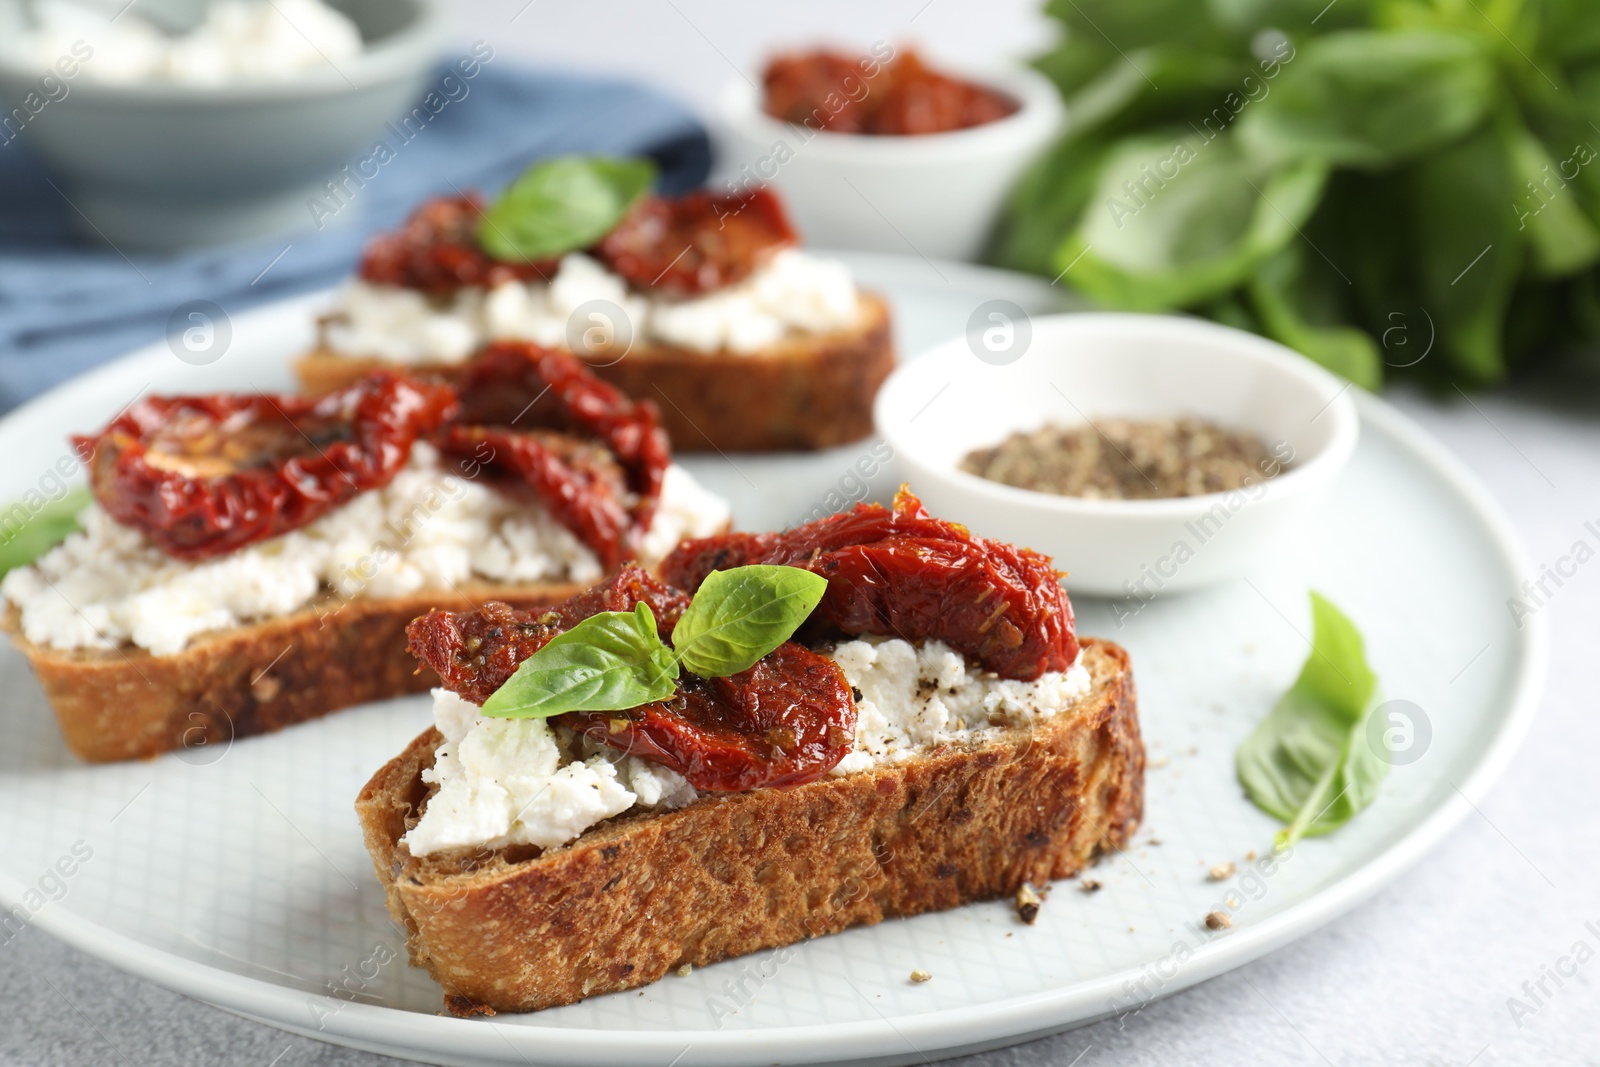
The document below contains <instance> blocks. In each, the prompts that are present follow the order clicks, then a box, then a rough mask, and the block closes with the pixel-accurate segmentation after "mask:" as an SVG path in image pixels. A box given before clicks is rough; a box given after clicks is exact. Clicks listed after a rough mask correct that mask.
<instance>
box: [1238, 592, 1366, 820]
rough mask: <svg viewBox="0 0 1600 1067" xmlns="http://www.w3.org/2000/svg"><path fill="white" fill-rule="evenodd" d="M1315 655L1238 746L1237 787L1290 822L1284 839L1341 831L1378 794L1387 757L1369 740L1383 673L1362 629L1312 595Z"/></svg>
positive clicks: (1327, 603)
mask: <svg viewBox="0 0 1600 1067" xmlns="http://www.w3.org/2000/svg"><path fill="white" fill-rule="evenodd" d="M1311 617H1312V625H1313V634H1312V652H1311V655H1310V656H1308V657H1307V658H1306V662H1305V666H1303V667H1302V668H1301V669H1300V677H1299V678H1298V679H1297V680H1296V681H1295V683H1294V685H1293V686H1292V687H1290V689H1289V691H1288V692H1287V693H1285V694H1284V695H1283V697H1282V698H1281V699H1279V701H1278V703H1277V705H1276V706H1275V707H1274V708H1273V709H1272V712H1271V714H1269V715H1268V716H1267V718H1266V719H1265V721H1263V722H1262V723H1261V725H1260V726H1258V727H1256V729H1255V731H1254V732H1253V733H1252V734H1251V735H1250V736H1249V737H1248V738H1246V739H1245V741H1244V744H1242V745H1240V746H1239V752H1238V755H1237V757H1236V760H1235V763H1236V768H1237V772H1238V775H1239V784H1240V785H1242V786H1244V790H1245V794H1246V795H1247V796H1249V798H1250V800H1251V801H1252V802H1253V803H1254V804H1255V805H1256V806H1257V807H1258V808H1260V809H1261V810H1263V811H1265V812H1267V813H1268V814H1269V815H1273V816H1275V817H1277V818H1278V819H1281V820H1282V821H1283V822H1285V823H1286V824H1288V825H1287V826H1286V828H1285V829H1284V830H1283V832H1282V833H1280V834H1279V835H1278V836H1279V840H1280V841H1284V842H1289V843H1292V842H1294V841H1295V840H1297V839H1299V838H1300V837H1302V836H1307V835H1317V834H1326V833H1329V832H1331V831H1333V830H1337V829H1338V828H1339V827H1341V826H1343V825H1344V824H1345V823H1346V822H1348V821H1350V819H1351V818H1352V817H1353V816H1354V815H1355V814H1356V813H1357V812H1359V811H1361V810H1362V809H1363V808H1365V807H1366V806H1367V805H1368V804H1370V803H1372V800H1373V798H1374V797H1376V796H1377V792H1378V787H1379V785H1380V784H1382V781H1383V777H1384V775H1385V773H1387V771H1388V769H1389V765H1388V762H1387V761H1385V760H1384V759H1382V758H1381V757H1380V754H1379V753H1378V752H1376V751H1374V750H1373V748H1372V746H1371V745H1370V744H1369V743H1368V740H1367V720H1368V719H1369V718H1370V717H1371V716H1372V712H1373V709H1374V708H1375V707H1376V706H1377V699H1376V697H1377V688H1378V679H1377V676H1376V675H1374V674H1373V673H1372V670H1371V668H1369V667H1368V666H1367V660H1366V653H1365V651H1364V648H1363V645H1362V641H1361V633H1360V631H1358V630H1357V629H1356V627H1355V624H1354V623H1353V622H1351V621H1350V620H1349V619H1348V618H1347V617H1345V615H1344V614H1343V613H1342V612H1341V611H1340V610H1339V609H1338V608H1336V607H1334V606H1333V604H1332V603H1331V602H1330V601H1328V600H1327V599H1326V598H1324V597H1322V596H1320V595H1319V594H1317V593H1315V592H1313V593H1312V594H1311Z"/></svg>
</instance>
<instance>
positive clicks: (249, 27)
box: [0, 0, 492, 248]
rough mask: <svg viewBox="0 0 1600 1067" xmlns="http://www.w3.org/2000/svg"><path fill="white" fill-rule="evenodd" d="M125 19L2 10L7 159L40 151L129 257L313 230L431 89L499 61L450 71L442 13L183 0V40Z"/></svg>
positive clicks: (405, 5)
mask: <svg viewBox="0 0 1600 1067" xmlns="http://www.w3.org/2000/svg"><path fill="white" fill-rule="evenodd" d="M115 7H116V5H112V6H111V7H109V8H107V9H103V10H102V9H101V8H100V7H99V6H98V5H92V4H82V3H78V4H75V3H73V2H72V0H0V101H3V102H4V105H5V115H4V116H0V119H3V121H0V145H3V144H8V143H10V142H11V141H13V140H17V141H22V142H25V143H27V144H29V145H31V146H32V148H33V150H34V151H36V152H37V153H38V154H39V155H40V156H41V157H42V158H43V159H44V161H45V162H46V164H47V165H48V166H49V167H50V168H51V169H52V170H54V171H56V172H58V173H59V175H60V176H61V178H62V179H64V180H63V182H62V184H63V185H64V186H65V189H64V192H65V194H66V195H67V196H68V197H69V198H70V200H71V202H72V205H73V207H74V209H75V210H74V211H73V212H71V216H72V218H73V220H74V222H75V224H76V225H77V226H78V227H79V228H80V230H81V231H82V232H83V234H84V236H85V237H87V238H89V239H91V240H98V241H109V242H111V243H112V244H114V245H117V246H119V247H139V248H180V247H186V246H191V245H202V244H216V243H221V242H226V241H232V240H239V239H244V238H249V237H254V236H259V235H261V234H264V233H269V232H273V231H277V230H282V229H290V228H303V227H307V226H310V225H312V224H313V223H314V222H315V221H316V220H315V216H314V215H313V214H312V212H311V210H310V209H309V207H308V204H309V203H310V202H311V201H312V198H313V197H316V196H318V195H319V194H323V195H325V192H326V191H325V190H324V188H323V186H324V185H325V184H326V183H327V182H328V181H329V180H330V179H331V178H334V177H335V176H336V174H337V172H338V171H339V168H340V166H341V165H343V164H345V163H347V162H348V161H349V160H350V159H351V158H352V156H353V154H354V153H355V152H356V151H357V150H358V149H361V148H364V147H370V145H371V142H372V139H373V137H374V136H375V135H377V134H378V133H379V132H380V131H381V130H382V128H383V124H384V123H385V122H386V121H388V120H399V119H400V118H401V116H403V115H404V114H405V112H406V108H407V107H408V106H410V105H412V104H415V103H416V102H417V101H418V100H419V99H421V97H422V89H423V86H424V84H425V82H426V81H427V80H428V79H429V77H430V76H438V77H440V78H441V80H442V79H446V78H448V79H453V81H454V82H455V83H456V84H457V85H463V84H464V83H465V82H466V81H468V80H470V78H471V77H473V76H475V75H476V73H477V67H478V64H479V63H480V61H482V60H483V59H484V58H486V57H485V56H483V55H477V56H476V57H475V58H464V59H463V60H461V61H460V63H461V64H462V69H456V67H455V66H454V65H453V66H452V67H451V69H450V70H448V71H446V72H444V73H442V74H438V73H437V72H436V71H435V63H436V62H437V60H438V58H439V56H440V51H441V48H442V45H443V41H444V17H443V11H442V8H441V7H440V6H439V4H438V2H437V0H326V2H324V0H217V2H215V3H212V4H209V5H207V4H206V3H204V0H181V2H176V3H168V4H165V5H161V10H163V11H166V10H168V9H170V11H171V13H172V14H173V15H174V16H177V17H179V18H180V19H182V18H183V16H185V15H186V16H187V18H186V19H185V20H184V21H187V22H190V23H192V25H187V26H185V28H184V29H183V30H182V31H179V32H167V33H163V32H161V31H159V30H157V29H156V28H155V26H154V25H152V24H150V23H144V22H140V21H139V20H138V13H137V12H136V11H135V12H128V13H124V14H121V15H120V16H118V17H117V18H116V19H114V20H113V19H112V18H111V14H113V13H115ZM489 55H492V51H491V52H490V53H489ZM449 91H450V89H449V86H448V85H446V86H445V87H444V88H442V89H440V93H441V94H447V93H449Z"/></svg>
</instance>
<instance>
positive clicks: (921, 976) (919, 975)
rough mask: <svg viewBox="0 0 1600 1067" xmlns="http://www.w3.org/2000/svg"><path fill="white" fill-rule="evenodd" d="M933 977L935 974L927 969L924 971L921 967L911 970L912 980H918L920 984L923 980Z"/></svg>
mask: <svg viewBox="0 0 1600 1067" xmlns="http://www.w3.org/2000/svg"><path fill="white" fill-rule="evenodd" d="M932 977H933V975H931V974H929V973H928V972H927V971H924V970H923V969H922V968H920V967H919V968H917V969H916V970H914V971H912V972H911V980H912V981H913V982H916V983H917V984H918V985H921V984H922V983H923V982H926V981H928V980H929V979H930V978H932Z"/></svg>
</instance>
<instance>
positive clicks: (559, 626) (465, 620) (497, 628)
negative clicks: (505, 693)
mask: <svg viewBox="0 0 1600 1067" xmlns="http://www.w3.org/2000/svg"><path fill="white" fill-rule="evenodd" d="M640 603H644V604H648V605H650V610H651V611H652V612H653V613H654V614H655V617H656V627H657V629H658V630H659V631H660V632H661V633H663V634H670V633H672V628H673V627H674V626H677V625H678V620H679V619H680V618H682V616H683V613H684V611H685V610H686V609H687V608H688V606H689V596H688V594H687V593H684V592H682V591H680V590H677V589H673V588H671V587H670V586H667V585H665V584H663V583H662V582H661V581H659V580H658V579H656V578H655V577H654V576H653V575H651V574H650V572H648V571H646V570H644V569H643V568H642V567H636V566H632V565H629V566H626V567H623V568H622V569H621V570H620V571H618V572H617V574H616V575H615V576H614V577H612V578H611V579H610V580H609V581H606V582H603V583H601V584H600V585H596V586H594V587H593V588H591V589H588V590H586V591H584V592H582V593H579V594H578V595H577V596H575V597H572V598H571V599H570V600H567V601H565V602H563V603H560V604H557V605H555V606H554V607H551V608H547V609H544V610H540V611H523V610H519V609H516V608H512V607H510V606H509V605H506V604H502V603H500V602H498V601H491V602H489V603H487V604H485V605H483V607H481V608H479V609H478V610H476V611H463V612H455V611H440V610H439V609H437V608H435V609H434V610H432V611H430V612H428V613H427V614H426V615H423V616H422V617H421V618H418V619H414V620H412V622H411V624H410V625H409V626H407V627H406V637H407V639H408V642H409V644H408V647H409V648H410V650H411V654H412V655H413V656H415V657H417V659H418V660H420V661H421V662H422V663H423V664H424V665H425V666H427V667H430V668H432V670H433V671H434V673H436V674H437V675H438V676H439V677H440V679H441V680H442V681H443V683H444V687H445V688H446V689H448V690H450V691H451V692H452V693H456V694H458V695H459V696H461V697H462V698H463V699H466V700H470V701H472V702H473V703H474V704H482V703H483V702H484V701H485V700H488V699H489V697H490V696H491V695H492V694H493V693H494V691H495V690H496V689H499V688H500V687H501V686H502V685H504V684H505V683H506V679H508V678H510V677H511V676H512V674H514V673H516V669H517V665H518V664H520V663H521V662H522V661H523V660H525V659H527V658H528V657H529V656H531V655H533V654H534V653H535V652H537V651H539V650H540V649H541V648H543V647H544V646H545V645H547V644H549V643H550V639H551V638H553V637H555V636H556V635H557V634H559V633H560V632H561V631H562V630H570V629H571V628H572V627H574V626H576V625H578V623H580V622H582V621H583V620H584V619H587V618H588V617H589V616H591V615H598V614H599V613H600V612H602V611H632V610H633V609H634V606H635V605H637V604H640Z"/></svg>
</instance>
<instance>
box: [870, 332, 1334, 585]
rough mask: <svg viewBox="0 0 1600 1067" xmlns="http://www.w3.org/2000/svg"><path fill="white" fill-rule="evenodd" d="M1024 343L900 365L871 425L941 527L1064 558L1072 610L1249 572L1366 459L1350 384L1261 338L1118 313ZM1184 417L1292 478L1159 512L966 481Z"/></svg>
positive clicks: (1139, 504)
mask: <svg viewBox="0 0 1600 1067" xmlns="http://www.w3.org/2000/svg"><path fill="white" fill-rule="evenodd" d="M1010 328H1011V330H1012V331H1013V332H1012V333H1011V334H1010V336H1011V337H1012V338H1013V343H1014V344H1016V345H1017V347H1018V348H1019V349H1020V354H1018V355H1017V356H1016V357H1015V358H1014V359H1010V361H1009V362H1000V361H999V360H997V359H996V357H995V355H994V353H993V352H992V351H990V350H988V349H985V357H986V358H979V357H978V356H977V355H976V354H975V353H976V352H978V351H979V350H980V349H981V348H983V343H982V339H981V338H979V337H974V338H970V339H969V338H968V337H965V336H963V337H958V338H953V339H951V340H949V341H947V342H945V343H944V344H941V345H939V346H937V347H936V348H934V349H932V350H931V351H929V352H928V353H926V354H925V355H922V356H920V357H917V358H915V359H912V360H910V361H909V362H906V363H903V364H902V365H901V366H900V367H899V368H898V369H897V370H896V371H895V372H894V374H892V375H891V376H890V377H889V380H888V381H887V382H885V383H884V386H883V388H882V389H881V390H880V391H879V393H878V398H877V404H876V406H875V408H874V418H875V420H876V423H877V427H878V432H879V433H880V434H882V435H883V436H884V437H885V438H886V439H887V440H888V442H889V444H890V445H891V446H892V447H893V449H894V452H895V457H896V463H897V464H898V465H899V473H900V476H901V477H902V478H904V479H905V480H906V481H908V482H909V483H910V485H911V488H912V490H913V491H914V492H915V493H916V494H917V495H918V496H920V497H921V498H922V501H923V503H924V504H926V505H927V507H928V510H929V511H931V512H932V513H933V514H935V515H944V516H947V517H950V518H953V519H957V520H960V521H963V522H965V523H967V524H968V525H969V526H970V527H971V528H972V531H973V532H974V533H976V534H979V535H981V536H985V537H992V538H995V539H998V540H1001V541H1009V542H1012V543H1015V544H1019V545H1027V546H1029V547H1032V548H1034V549H1037V550H1039V551H1041V552H1044V553H1047V554H1049V555H1051V556H1053V557H1054V558H1055V562H1056V566H1057V567H1059V568H1061V569H1062V570H1064V571H1066V572H1067V579H1066V586H1067V588H1068V590H1070V591H1071V592H1072V593H1074V594H1078V593H1088V594H1091V595H1096V596H1106V597H1117V598H1124V599H1126V600H1127V602H1129V603H1135V602H1137V603H1143V602H1146V601H1148V600H1150V599H1152V598H1154V597H1156V596H1158V595H1161V594H1165V593H1170V592H1175V591H1179V590H1184V589H1194V588H1199V587H1202V586H1207V585H1212V584H1216V583H1219V582H1223V581H1227V580H1229V579H1237V578H1239V577H1241V576H1243V575H1245V574H1247V573H1249V571H1250V570H1251V569H1252V568H1253V567H1254V566H1256V565H1257V564H1259V563H1260V562H1261V561H1263V560H1266V559H1270V558H1271V557H1272V555H1273V554H1274V553H1275V552H1277V551H1280V550H1281V549H1282V547H1283V546H1285V545H1286V544H1288V543H1289V541H1290V539H1291V538H1293V537H1294V535H1295V529H1296V525H1297V524H1298V523H1299V522H1301V521H1303V520H1305V519H1306V517H1307V516H1308V515H1309V514H1310V513H1311V511H1312V510H1313V509H1314V507H1315V506H1316V504H1317V502H1318V501H1319V500H1321V499H1322V497H1323V496H1324V494H1325V493H1326V492H1327V490H1328V488H1329V486H1330V485H1331V484H1332V482H1333V480H1334V479H1335V478H1336V477H1337V476H1338V474H1339V472H1340V470H1341V469H1342V468H1343V467H1344V464H1345V462H1346V461H1347V460H1348V459H1349V458H1350V455H1351V453H1352V452H1353V451H1354V450H1355V445H1356V438H1357V435H1358V432H1359V417H1358V415H1357V412H1356V406H1355V402H1354V400H1353V399H1352V398H1351V396H1350V389H1351V388H1352V386H1351V385H1350V383H1348V382H1346V381H1344V380H1342V379H1340V378H1337V377H1335V376H1334V375H1332V374H1330V373H1328V372H1327V371H1325V370H1323V369H1322V368H1321V367H1318V366H1317V365H1316V364H1314V363H1312V362H1311V361H1310V360H1308V359H1306V358H1305V357H1304V356H1301V355H1300V354H1298V353H1296V352H1294V351H1291V350H1290V349H1288V348H1285V347H1283V346H1282V345H1279V344H1277V343H1276V342H1273V341H1269V340H1266V339H1265V338H1262V337H1258V336H1256V335H1255V334H1251V333H1246V332H1244V331H1242V330H1235V329H1232V328H1230V327H1226V326H1219V325H1217V324H1215V323H1211V322H1204V321H1201V320H1199V319H1191V318H1184V317H1179V316H1167V315H1130V314H1115V313H1091V314H1064V315H1051V316H1044V317H1040V318H1036V319H1033V320H1031V322H1029V321H1023V322H1019V323H1012V324H1010ZM1025 331H1026V333H1027V335H1028V338H1027V340H1026V341H1025V342H1024V341H1022V340H1021V339H1022V338H1023V337H1024V333H1025ZM1181 416H1194V417H1198V418H1200V419H1203V420H1206V421H1207V422H1211V423H1215V424H1217V425H1219V426H1223V427H1227V428H1230V429H1234V430H1242V431H1246V432H1248V433H1251V434H1253V435H1255V436H1258V437H1259V438H1260V440H1261V442H1262V443H1263V444H1264V445H1265V446H1266V447H1267V449H1268V451H1269V452H1270V453H1271V454H1272V455H1273V456H1274V457H1275V458H1276V459H1277V460H1279V461H1281V462H1282V464H1283V469H1281V472H1278V473H1275V474H1272V475H1271V476H1265V477H1262V478H1260V479H1252V480H1250V481H1249V482H1247V483H1246V484H1245V485H1243V487H1241V488H1237V489H1233V490H1230V491H1228V492H1220V493H1206V494H1203V495H1197V496H1180V497H1167V498H1162V499H1088V498H1083V497H1068V496H1058V495H1054V494H1051V493H1045V492H1036V491H1033V490H1029V489H1021V488H1016V487H1014V486H1011V485H1004V484H1001V483H999V482H994V481H990V480H988V479H985V478H982V477H979V476H978V475H976V474H971V473H968V472H966V471H964V470H962V469H961V463H962V460H963V459H964V458H965V457H966V456H967V455H968V454H969V453H971V452H972V451H974V450H975V449H980V448H988V447H990V446H993V445H995V444H997V443H998V442H1000V441H1001V440H1002V439H1004V438H1006V437H1008V436H1009V435H1011V434H1012V433H1014V432H1018V431H1032V430H1037V429H1039V428H1041V427H1045V426H1081V425H1083V424H1084V423H1089V424H1091V425H1092V424H1094V423H1096V422H1098V421H1099V420H1100V419H1103V418H1125V419H1135V420H1148V419H1166V418H1174V417H1181Z"/></svg>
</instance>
